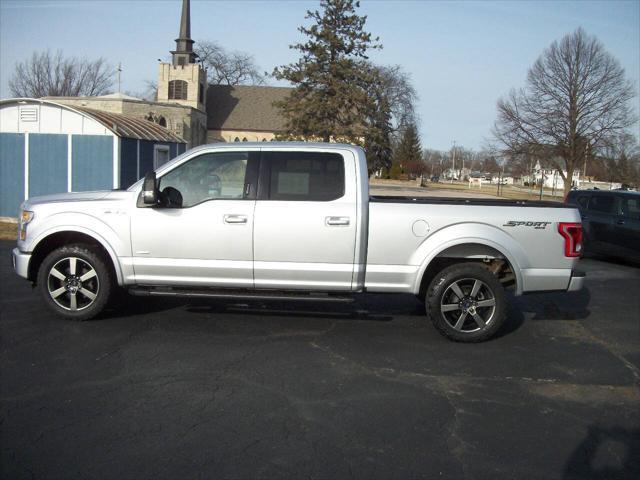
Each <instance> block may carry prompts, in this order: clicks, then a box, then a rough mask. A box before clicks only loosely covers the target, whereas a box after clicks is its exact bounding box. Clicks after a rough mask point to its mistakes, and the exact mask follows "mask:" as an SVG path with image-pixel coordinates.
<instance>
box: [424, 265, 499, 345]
mask: <svg viewBox="0 0 640 480" xmlns="http://www.w3.org/2000/svg"><path fill="white" fill-rule="evenodd" d="M425 303H426V310H427V315H428V316H429V318H431V321H432V322H433V324H434V325H435V327H436V328H437V329H438V331H440V333H442V334H443V335H444V336H445V337H447V338H449V339H450V340H453V341H456V342H482V341H484V340H488V339H489V338H491V337H492V336H493V335H495V333H496V332H497V331H498V329H499V328H500V327H501V326H502V324H503V323H504V321H505V316H506V298H505V293H504V287H503V286H502V284H501V283H500V281H499V280H498V278H497V277H496V276H495V275H494V274H492V273H491V272H489V271H488V270H487V269H486V268H484V267H482V266H481V265H478V264H477V263H459V264H456V265H452V266H450V267H447V268H445V269H443V270H442V271H441V272H439V273H438V274H437V275H436V276H435V277H434V279H433V280H432V282H431V284H430V285H429V288H428V289H427V295H426V302H425Z"/></svg>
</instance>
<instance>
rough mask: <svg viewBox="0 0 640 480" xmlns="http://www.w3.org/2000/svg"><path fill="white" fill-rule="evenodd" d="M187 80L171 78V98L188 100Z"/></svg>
mask: <svg viewBox="0 0 640 480" xmlns="http://www.w3.org/2000/svg"><path fill="white" fill-rule="evenodd" d="M186 99H187V82H185V81H184V80H171V81H170V82H169V100H186Z"/></svg>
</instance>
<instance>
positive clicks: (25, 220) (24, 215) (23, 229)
mask: <svg viewBox="0 0 640 480" xmlns="http://www.w3.org/2000/svg"><path fill="white" fill-rule="evenodd" d="M31 220H33V212H31V211H29V210H22V212H21V213H20V233H19V238H20V240H23V241H24V240H26V239H27V225H28V224H29V222H31Z"/></svg>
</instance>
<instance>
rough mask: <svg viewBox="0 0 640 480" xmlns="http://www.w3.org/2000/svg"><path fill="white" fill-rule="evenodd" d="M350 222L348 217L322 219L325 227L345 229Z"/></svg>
mask: <svg viewBox="0 0 640 480" xmlns="http://www.w3.org/2000/svg"><path fill="white" fill-rule="evenodd" d="M350 220H351V219H350V218H349V217H326V218H325V219H324V223H325V225H327V226H332V227H338V226H342V227H346V226H347V225H349V222H350Z"/></svg>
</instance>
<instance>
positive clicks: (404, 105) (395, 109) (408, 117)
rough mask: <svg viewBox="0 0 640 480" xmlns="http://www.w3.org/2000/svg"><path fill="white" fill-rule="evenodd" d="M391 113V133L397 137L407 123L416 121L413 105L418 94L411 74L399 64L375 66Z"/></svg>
mask: <svg viewBox="0 0 640 480" xmlns="http://www.w3.org/2000/svg"><path fill="white" fill-rule="evenodd" d="M373 68H375V69H376V70H377V73H378V75H377V81H379V82H380V84H381V87H382V90H383V92H384V95H385V97H386V101H387V103H388V104H389V110H390V113H391V127H392V133H393V134H394V135H395V136H396V137H398V139H399V137H400V134H401V133H402V132H403V131H404V130H405V128H406V127H407V126H409V125H415V124H417V123H418V120H417V115H416V110H415V105H416V101H417V99H418V94H417V93H416V89H415V88H414V86H413V84H412V82H411V76H410V75H409V74H408V73H407V72H405V71H404V70H402V67H401V66H400V65H391V66H375V67H373Z"/></svg>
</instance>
